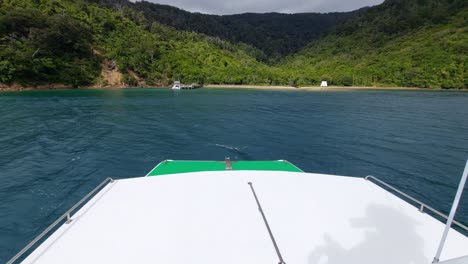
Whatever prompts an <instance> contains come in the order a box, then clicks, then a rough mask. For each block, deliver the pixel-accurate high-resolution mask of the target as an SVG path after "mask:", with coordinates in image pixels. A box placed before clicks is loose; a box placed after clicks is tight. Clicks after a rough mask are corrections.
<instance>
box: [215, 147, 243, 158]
mask: <svg viewBox="0 0 468 264" xmlns="http://www.w3.org/2000/svg"><path fill="white" fill-rule="evenodd" d="M214 145H215V146H216V147H220V148H224V149H227V150H228V151H229V152H232V153H234V154H235V156H234V157H231V158H234V159H242V160H251V156H250V155H249V154H248V153H247V152H246V151H244V150H245V149H246V148H247V147H246V146H244V147H236V146H230V145H223V144H214Z"/></svg>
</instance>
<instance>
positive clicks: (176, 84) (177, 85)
mask: <svg viewBox="0 0 468 264" xmlns="http://www.w3.org/2000/svg"><path fill="white" fill-rule="evenodd" d="M181 88H182V85H181V84H180V81H175V82H174V85H172V90H180V89H181Z"/></svg>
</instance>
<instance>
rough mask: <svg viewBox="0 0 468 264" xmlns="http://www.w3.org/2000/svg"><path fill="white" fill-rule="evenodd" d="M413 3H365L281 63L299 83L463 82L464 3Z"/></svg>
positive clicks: (467, 39)
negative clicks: (352, 16) (333, 29)
mask: <svg viewBox="0 0 468 264" xmlns="http://www.w3.org/2000/svg"><path fill="white" fill-rule="evenodd" d="M416 2H417V1H400V0H391V1H386V2H384V4H382V5H381V6H377V7H374V8H370V9H369V10H368V12H367V13H366V14H364V15H362V16H361V17H359V18H356V19H354V20H352V21H349V22H348V23H347V24H343V25H341V26H339V27H338V28H337V29H336V32H335V33H332V34H329V35H328V36H327V37H324V38H322V39H320V40H318V41H316V42H313V43H312V44H311V45H310V46H309V47H308V48H305V49H304V50H302V51H301V52H299V53H298V54H296V55H293V56H291V57H289V58H286V59H285V60H284V61H283V62H282V63H281V67H284V69H295V74H296V76H297V77H296V78H297V79H298V83H299V85H307V84H310V83H311V82H313V83H317V82H318V80H320V79H329V81H331V83H332V84H335V85H360V86H362V85H364V86H374V85H378V86H383V85H392V86H415V87H437V88H440V87H441V88H463V87H465V88H466V87H468V84H467V82H468V80H467V79H468V74H467V69H466V68H465V64H466V62H467V60H468V55H467V50H468V34H467V33H468V24H467V23H466V17H468V10H467V9H466V6H464V5H466V4H463V2H461V1H445V3H444V1H424V2H425V4H424V5H419V6H418V5H416ZM431 14H436V16H435V17H434V16H432V15H431ZM442 14H443V15H442ZM411 21H417V22H411Z"/></svg>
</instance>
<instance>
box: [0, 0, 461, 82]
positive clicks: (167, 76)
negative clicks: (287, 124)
mask: <svg viewBox="0 0 468 264" xmlns="http://www.w3.org/2000/svg"><path fill="white" fill-rule="evenodd" d="M103 6H108V7H110V8H105V7H103ZM466 17H468V14H467V8H466V3H465V2H464V1H461V0H442V1H436V0H425V1H420V0H407V1H403V0H387V1H385V2H384V3H383V4H382V5H380V6H376V7H372V8H368V9H363V10H360V11H358V12H354V13H350V14H327V15H319V14H297V15H285V14H264V15H259V14H242V15H232V16H210V15H202V14H192V13H188V12H185V11H182V10H180V9H176V8H172V7H168V6H160V5H154V4H150V3H146V2H141V3H140V2H139V3H136V4H132V3H131V2H128V1H127V0H86V1H85V0H76V1H74V0H3V1H2V4H1V5H0V82H1V83H6V84H12V83H20V84H25V85H39V84H51V83H57V84H65V85H71V86H85V85H93V84H97V83H100V84H103V83H106V82H107V80H106V79H103V77H101V70H108V71H109V69H111V70H116V69H118V70H119V71H120V73H122V76H123V77H122V80H121V81H122V83H125V84H127V85H129V86H137V85H140V84H142V83H145V84H146V85H154V86H162V85H169V84H171V83H172V81H173V80H174V79H179V78H180V79H181V80H182V81H183V82H184V83H206V84H268V85H291V86H310V85H319V84H320V81H322V80H327V81H328V82H329V83H330V84H331V85H342V86H352V85H357V86H362V85H365V86H371V85H373V86H384V85H385V86H389V85H390V86H417V87H441V88H464V87H467V82H468V78H467V75H468V74H467V70H466V67H465V64H466V61H467V54H468V52H467V50H468V46H467V45H468V37H467V36H468V34H467V32H468V26H467V23H466ZM346 18H349V19H348V20H346V22H343V23H340V24H339V25H338V26H337V27H336V28H334V29H333V30H332V28H333V26H334V25H335V24H336V23H337V22H339V21H344V19H346ZM158 21H160V22H161V23H159V22H158ZM167 25H172V26H174V27H170V26H167ZM312 25H316V27H313V26H312ZM176 28H179V29H186V30H189V31H196V32H203V33H205V34H206V35H204V34H200V33H196V32H188V31H181V30H177V29H176ZM311 28H312V29H311ZM327 32H328V33H327ZM324 34H326V35H324ZM228 40H230V41H228ZM310 40H313V41H312V42H310V43H309V41H310ZM306 42H307V43H309V44H308V46H307V47H305V48H303V49H301V50H300V51H299V52H297V53H295V54H292V55H289V56H288V57H285V58H284V57H283V58H281V60H279V61H278V60H277V59H278V58H280V57H281V56H283V55H284V54H288V53H291V52H294V51H295V50H297V49H298V48H300V47H301V46H303V45H305V43H306ZM246 43H247V44H246ZM266 54H269V55H268V56H267V55H266ZM265 61H268V62H269V64H267V63H265ZM274 61H276V62H275V63H273V62H274ZM102 68H104V69H102ZM103 76H104V75H103Z"/></svg>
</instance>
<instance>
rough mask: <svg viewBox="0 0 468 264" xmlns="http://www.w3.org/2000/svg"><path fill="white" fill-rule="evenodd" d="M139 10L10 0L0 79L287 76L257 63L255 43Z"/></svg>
mask: <svg viewBox="0 0 468 264" xmlns="http://www.w3.org/2000/svg"><path fill="white" fill-rule="evenodd" d="M139 15H141V14H140V13H138V12H136V11H132V10H130V9H127V10H122V11H114V10H110V9H105V8H102V7H99V6H97V5H94V4H89V3H87V2H84V1H72V0H53V1H50V0H6V1H4V2H3V4H2V6H1V8H0V33H1V38H0V47H1V48H0V82H2V83H5V84H12V83H19V84H23V85H40V84H48V83H58V84H65V85H73V86H86V85H104V86H105V85H107V84H108V83H106V82H107V81H108V80H107V79H106V78H105V77H106V76H108V75H110V74H112V73H114V75H117V79H118V80H120V82H119V81H118V80H117V83H121V84H122V85H130V86H136V85H140V86H141V85H150V86H154V85H168V84H170V83H172V81H173V78H176V77H177V78H182V79H183V80H184V81H185V82H198V83H204V82H208V83H244V82H248V83H262V82H265V80H264V79H260V78H261V77H265V76H266V77H268V76H271V78H276V77H278V76H280V75H281V74H269V72H272V71H275V70H274V69H273V68H270V67H268V66H266V65H264V64H262V63H259V62H257V61H256V60H255V58H254V56H252V55H251V53H252V52H253V53H254V52H256V51H255V50H254V49H252V48H249V47H246V48H244V46H242V45H235V44H231V43H229V42H226V41H222V40H220V39H219V38H212V37H207V36H205V35H200V34H196V33H189V32H184V31H177V30H175V29H173V28H169V27H166V26H163V25H160V24H158V23H156V22H149V21H147V20H145V19H144V17H139ZM132 19H133V20H137V19H138V21H137V23H138V24H137V23H136V22H134V21H132ZM120 75H121V76H120ZM114 77H115V76H114ZM110 79H112V78H110ZM114 79H115V78H114ZM277 82H278V83H279V82H284V80H278V81H277Z"/></svg>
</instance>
